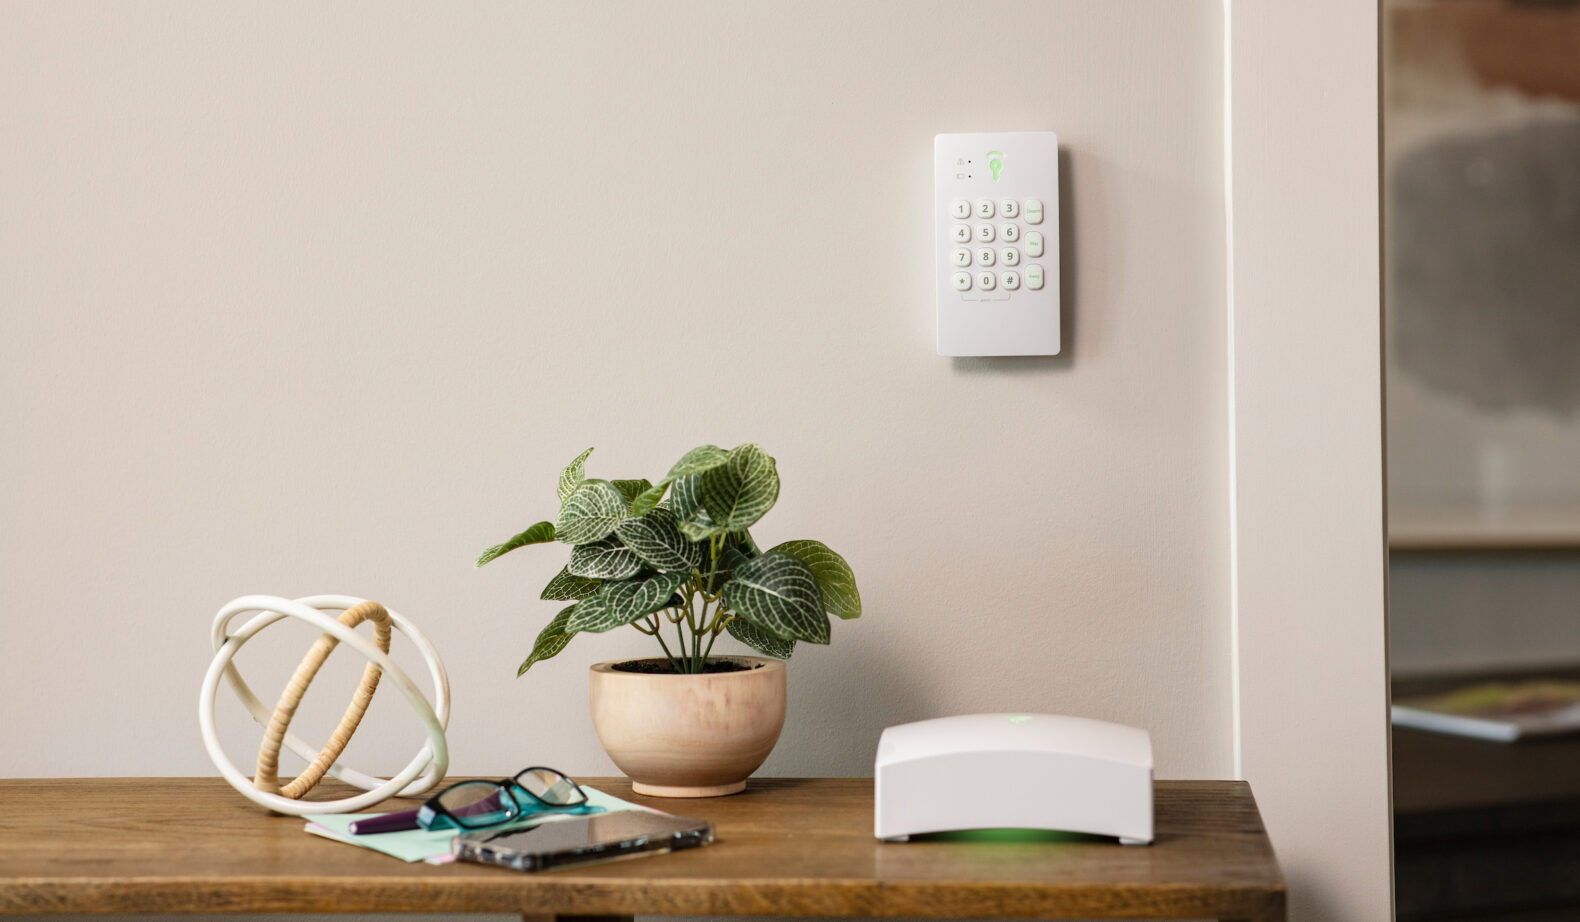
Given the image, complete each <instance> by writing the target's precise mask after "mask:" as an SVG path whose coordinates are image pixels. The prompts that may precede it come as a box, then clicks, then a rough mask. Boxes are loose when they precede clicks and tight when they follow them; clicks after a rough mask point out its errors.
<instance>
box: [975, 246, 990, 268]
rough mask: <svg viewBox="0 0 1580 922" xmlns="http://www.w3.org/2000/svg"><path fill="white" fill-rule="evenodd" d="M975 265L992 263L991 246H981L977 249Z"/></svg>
mask: <svg viewBox="0 0 1580 922" xmlns="http://www.w3.org/2000/svg"><path fill="white" fill-rule="evenodd" d="M977 265H979V266H991V265H993V248H992V247H982V248H981V249H979V250H977Z"/></svg>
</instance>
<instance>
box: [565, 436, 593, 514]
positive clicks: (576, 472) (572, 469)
mask: <svg viewBox="0 0 1580 922" xmlns="http://www.w3.org/2000/svg"><path fill="white" fill-rule="evenodd" d="M592 453H593V450H592V449H591V448H589V449H587V450H586V451H584V452H582V453H581V454H579V455H577V456H576V460H575V461H572V462H571V463H570V464H567V465H565V470H563V471H560V505H562V506H563V505H565V501H566V500H568V499H570V498H571V494H572V493H575V492H576V485H577V484H579V483H581V482H582V480H583V479H584V478H585V476H586V475H585V474H583V473H582V468H583V467H584V466H585V465H586V464H587V456H588V455H590V454H592Z"/></svg>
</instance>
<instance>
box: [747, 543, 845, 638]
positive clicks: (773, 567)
mask: <svg viewBox="0 0 1580 922" xmlns="http://www.w3.org/2000/svg"><path fill="white" fill-rule="evenodd" d="M733 576H734V579H732V580H731V581H730V582H729V584H727V585H726V586H725V587H724V590H723V591H724V604H725V605H726V606H727V607H729V608H732V609H734V610H735V613H736V614H737V615H739V616H740V617H742V618H745V619H746V620H747V621H750V622H752V623H753V624H755V625H757V626H758V627H760V628H763V629H764V630H766V631H768V632H769V633H771V634H775V635H778V636H780V637H791V638H794V639H796V640H805V641H808V642H810V643H823V644H826V643H828V641H829V629H828V615H827V614H825V611H824V608H823V590H822V589H820V588H819V587H818V584H817V577H816V576H814V575H813V573H812V568H811V567H808V566H807V565H806V564H804V563H802V562H801V561H799V560H797V559H796V558H794V557H792V556H790V555H789V554H784V553H776V552H773V551H770V552H768V553H766V554H764V555H763V556H761V557H753V558H752V559H751V560H748V561H746V562H745V563H743V564H741V565H740V566H738V567H736V568H735V571H734V573H733Z"/></svg>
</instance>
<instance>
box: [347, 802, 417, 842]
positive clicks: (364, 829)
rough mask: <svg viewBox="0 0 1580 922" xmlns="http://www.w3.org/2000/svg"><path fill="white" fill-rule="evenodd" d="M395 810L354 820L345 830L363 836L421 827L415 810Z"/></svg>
mask: <svg viewBox="0 0 1580 922" xmlns="http://www.w3.org/2000/svg"><path fill="white" fill-rule="evenodd" d="M419 809H420V808H418V807H413V808H411V809H410V810H397V811H395V812H394V813H385V814H382V815H380V816H370V817H368V818H367V819H365V820H356V821H354V822H352V824H351V825H349V826H347V827H346V831H347V832H349V833H351V834H352V835H354V836H365V835H370V834H372V833H375V832H401V831H403V830H407V829H419V828H421V827H420V826H419V825H418V823H417V811H418V810H419Z"/></svg>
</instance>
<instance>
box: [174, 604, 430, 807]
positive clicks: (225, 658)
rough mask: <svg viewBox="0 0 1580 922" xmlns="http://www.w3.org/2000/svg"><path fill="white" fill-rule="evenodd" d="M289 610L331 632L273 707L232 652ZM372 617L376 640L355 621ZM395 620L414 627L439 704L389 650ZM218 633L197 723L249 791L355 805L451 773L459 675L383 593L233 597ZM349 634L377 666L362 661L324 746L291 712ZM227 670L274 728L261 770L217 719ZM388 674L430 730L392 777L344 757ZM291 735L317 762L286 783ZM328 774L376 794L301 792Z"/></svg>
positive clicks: (410, 633) (246, 702)
mask: <svg viewBox="0 0 1580 922" xmlns="http://www.w3.org/2000/svg"><path fill="white" fill-rule="evenodd" d="M332 611H338V612H342V614H341V615H340V617H339V618H333V617H330V616H329V615H327V614H325V612H332ZM247 612H257V613H258V614H257V615H255V616H254V617H252V618H251V619H249V620H248V621H247V622H246V623H245V624H243V625H242V626H241V627H240V628H239V629H238V630H237V631H236V632H235V633H230V623H231V621H233V620H235V618H236V617H237V616H238V615H242V614H245V613H247ZM288 617H289V618H296V619H298V620H300V621H305V622H307V623H308V624H310V625H312V626H313V627H316V628H318V629H319V630H321V631H323V632H324V633H323V635H322V636H320V637H319V638H318V641H317V643H315V644H314V645H313V647H312V649H310V650H309V651H308V652H307V655H306V656H305V657H303V659H302V662H301V663H300V664H299V665H298V666H297V668H296V673H295V675H293V676H292V677H291V681H290V683H289V684H288V685H287V686H286V688H285V691H284V692H283V693H282V694H281V696H280V700H279V702H278V703H277V704H276V705H275V707H274V708H273V709H270V708H268V707H265V706H264V704H263V702H262V701H259V700H258V696H257V695H255V694H253V692H252V688H251V687H249V686H248V685H247V682H246V680H245V679H243V678H242V677H241V672H240V671H239V670H237V668H236V666H235V664H234V663H233V660H234V659H235V658H236V653H237V651H239V650H240V649H241V648H242V645H244V644H245V643H246V642H247V641H249V640H251V639H252V638H253V637H254V636H256V635H257V634H258V632H259V631H261V630H263V629H264V628H266V627H268V626H269V625H271V624H273V623H275V622H276V621H279V620H281V619H284V618H288ZM365 620H366V621H372V622H373V624H374V637H373V639H372V640H369V639H368V638H367V637H365V636H363V635H361V634H358V633H357V632H356V630H355V627H356V625H358V624H360V623H361V622H362V621H365ZM392 627H393V628H394V629H395V630H399V631H400V632H401V633H402V634H404V635H406V636H407V637H408V638H409V639H410V640H411V642H412V643H413V644H414V645H416V647H417V650H418V652H420V653H421V654H422V658H423V661H424V662H425V663H426V664H427V666H428V674H429V676H430V677H431V678H432V679H433V687H434V690H435V692H436V694H435V701H434V703H433V704H431V705H430V704H429V703H428V699H427V697H425V696H424V695H423V693H422V690H421V689H419V688H418V687H417V684H416V683H415V682H413V681H412V680H411V678H410V677H408V676H407V675H406V673H405V672H404V671H403V670H402V669H401V668H400V667H399V666H397V665H395V662H394V661H393V660H391V659H390V657H389V642H390V631H391V628H392ZM213 639H214V660H213V662H211V663H210V664H209V668H208V674H207V675H206V676H204V678H203V690H202V692H201V694H200V695H199V697H198V723H199V724H200V725H201V727H202V729H203V747H204V748H205V749H207V750H208V756H209V758H210V759H211V760H213V762H214V767H215V768H218V769H219V772H220V774H221V775H223V776H224V777H225V780H226V781H228V782H230V785H231V787H234V788H235V789H236V790H237V791H240V792H241V793H242V795H243V796H245V797H246V798H247V799H248V800H251V801H252V802H253V803H256V804H258V805H260V806H264V807H268V808H269V809H270V810H274V811H276V812H278V813H287V814H291V815H295V816H300V815H302V814H304V813H351V812H354V811H357V810H361V809H363V808H364V807H370V806H372V805H374V804H376V803H379V802H380V801H383V800H386V799H388V798H390V797H416V796H419V795H422V794H425V793H427V792H428V791H431V790H433V788H434V787H435V786H436V785H437V784H438V783H439V782H440V781H441V780H443V779H444V773H445V772H446V771H447V770H448V769H449V766H450V750H449V747H448V745H447V744H446V743H445V738H444V731H445V727H447V726H448V725H449V722H450V679H449V677H448V676H447V675H446V674H445V671H444V664H443V663H441V662H440V661H439V654H438V653H437V652H436V651H435V650H434V649H433V645H432V644H430V643H429V642H428V638H427V637H425V636H423V633H422V632H421V631H419V630H417V627H416V626H415V625H413V624H412V623H411V622H410V621H407V620H406V619H405V618H403V617H401V615H400V614H399V613H398V612H395V611H393V610H391V609H387V608H385V607H384V606H383V605H380V604H379V603H377V602H369V601H368V600H366V599H359V598H356V597H354V596H349V595H315V596H307V597H305V598H300V599H295V600H292V599H283V598H279V597H278V596H272V595H244V596H242V597H240V598H238V599H233V600H231V601H230V602H229V603H227V604H226V605H225V607H223V608H221V609H220V610H219V614H218V615H216V616H215V618H214V632H213ZM340 643H344V644H346V645H347V646H349V647H351V649H353V650H355V651H357V652H358V653H360V654H362V656H363V657H364V658H365V659H367V661H368V665H367V668H366V669H364V670H363V674H362V681H361V683H360V684H359V685H358V686H357V691H356V693H355V694H354V695H353V696H352V699H351V704H350V705H349V706H348V707H347V708H346V712H345V714H344V715H342V717H341V718H340V723H339V725H337V726H336V727H335V730H334V733H333V734H332V735H331V736H330V739H329V742H328V743H326V744H324V746H323V747H322V748H321V749H317V748H314V747H313V746H311V745H309V744H308V743H307V742H306V741H305V740H303V739H301V738H300V737H298V736H296V735H295V734H293V733H291V732H290V724H291V718H292V717H294V716H295V714H296V707H297V705H298V704H299V703H301V699H302V695H303V694H304V693H305V692H306V691H307V686H308V684H309V683H311V682H312V680H313V677H314V676H315V675H317V673H318V669H319V667H320V666H322V665H323V664H324V660H325V659H327V658H328V656H329V653H330V652H331V651H332V650H334V648H335V646H336V645H337V644H340ZM221 676H224V677H225V679H226V680H227V681H229V683H230V687H231V688H232V689H233V690H234V691H235V692H236V697H237V698H240V699H241V703H242V705H243V706H244V707H245V708H246V709H247V712H248V713H250V714H251V715H252V718H253V720H256V721H257V722H258V724H259V725H260V726H262V727H264V728H265V733H264V738H263V742H262V744H261V745H260V746H259V749H258V763H257V769H256V771H255V774H254V777H253V778H249V777H247V776H246V775H245V774H243V773H242V771H241V769H239V768H237V767H236V764H235V763H234V762H232V761H231V760H230V757H229V756H227V755H226V754H225V750H224V749H223V748H222V747H221V746H220V743H219V732H218V730H217V729H216V728H215V726H214V699H215V697H216V695H217V694H218V691H219V680H220V677H221ZM381 676H387V677H388V678H389V680H390V681H391V682H394V683H395V687H396V688H397V689H399V690H400V692H401V695H402V696H403V697H404V698H405V699H406V702H407V703H408V704H410V705H411V708H412V710H413V711H414V712H415V713H416V714H417V719H418V720H420V721H422V724H423V727H424V728H425V729H426V730H427V731H428V742H427V743H426V744H424V745H423V747H422V748H421V749H420V750H418V751H417V755H416V756H415V757H413V758H412V760H411V761H410V762H409V763H407V765H406V767H405V768H403V769H401V770H400V771H399V772H398V773H396V774H395V775H394V776H393V777H390V778H378V777H374V776H372V775H367V774H364V773H362V772H359V771H357V770H356V769H354V768H351V767H350V766H347V765H342V764H340V762H339V758H340V753H341V752H343V751H344V750H345V747H346V744H347V743H348V742H350V740H351V735H352V733H354V732H355V731H356V729H357V725H358V724H359V723H360V722H361V720H362V715H363V713H365V712H366V711H367V707H368V703H369V702H371V701H372V700H373V692H374V691H375V690H376V689H377V688H378V684H379V679H380V677H381ZM282 743H283V744H284V745H285V746H286V747H288V748H290V750H291V751H292V752H294V753H296V754H297V755H299V756H301V757H302V758H303V759H306V760H307V762H308V767H307V769H306V770H305V771H303V772H302V774H300V775H298V776H297V777H296V778H295V779H294V780H292V781H291V782H290V783H288V784H285V785H283V786H282V785H281V784H280V782H279V778H278V776H277V774H276V773H277V770H278V767H279V755H280V746H281V744H282ZM325 773H327V774H329V775H330V776H331V777H334V778H338V779H340V780H341V781H344V782H346V783H348V784H351V785H355V786H356V787H359V788H361V789H362V790H364V791H366V792H367V793H365V794H359V795H357V796H354V797H347V798H343V799H341V800H320V801H309V800H302V799H301V797H302V795H304V794H306V793H307V792H308V791H309V790H311V789H312V788H313V787H314V786H315V785H317V784H318V782H319V781H320V780H322V778H323V776H324V774H325Z"/></svg>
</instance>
